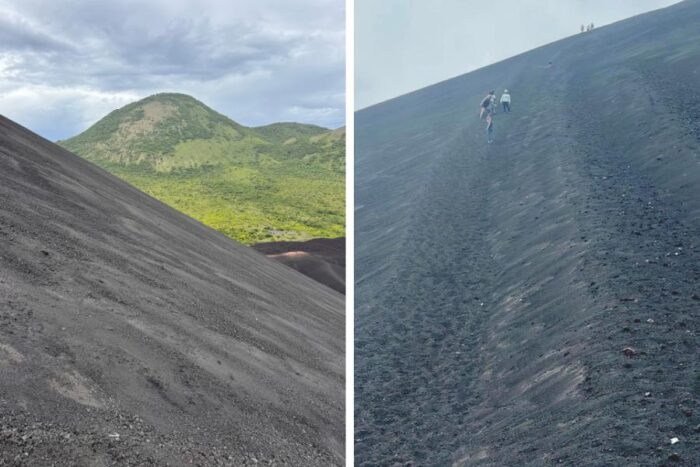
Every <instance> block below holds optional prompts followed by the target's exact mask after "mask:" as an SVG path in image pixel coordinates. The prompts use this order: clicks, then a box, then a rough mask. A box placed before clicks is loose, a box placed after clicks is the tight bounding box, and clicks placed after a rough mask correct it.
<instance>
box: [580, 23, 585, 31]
mask: <svg viewBox="0 0 700 467" xmlns="http://www.w3.org/2000/svg"><path fill="white" fill-rule="evenodd" d="M585 30H586V26H584V25H583V24H582V25H581V32H584V31H585Z"/></svg>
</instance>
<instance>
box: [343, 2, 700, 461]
mask: <svg viewBox="0 0 700 467" xmlns="http://www.w3.org/2000/svg"><path fill="white" fill-rule="evenodd" d="M550 62H551V66H550V65H549V63H550ZM504 88H507V89H508V90H509V91H510V92H511V95H512V98H513V103H512V108H513V112H512V113H511V114H506V115H503V114H502V113H499V114H497V115H496V116H495V117H494V118H495V133H494V137H495V140H494V142H493V143H492V144H491V145H489V144H487V143H486V133H485V130H484V127H485V123H484V121H483V120H479V116H478V113H479V108H478V107H479V102H480V100H481V98H482V97H483V96H484V95H485V94H486V93H487V92H488V91H489V90H491V89H496V90H497V92H498V93H499V95H500V92H501V91H502V90H503V89H504ZM355 129H356V133H355V135H356V145H355V149H356V158H355V164H356V171H355V174H356V181H357V184H356V204H357V206H356V219H355V225H356V227H357V228H356V245H357V248H356V250H355V252H356V277H357V284H356V291H355V297H356V300H357V301H356V303H357V310H356V331H355V336H356V339H357V340H356V354H355V364H356V369H355V375H356V376H355V382H356V386H355V388H356V392H355V394H356V404H355V408H356V416H355V420H356V423H357V425H356V453H357V460H356V465H358V466H374V465H421V466H429V465H436V466H445V465H469V466H474V465H476V466H499V467H502V466H547V465H567V466H580V465H586V466H589V465H590V466H593V465H595V466H603V465H606V466H657V465H668V462H669V461H673V462H677V463H678V464H679V465H688V466H691V465H692V466H697V465H700V436H699V435H698V432H697V431H696V427H697V426H698V424H699V423H700V418H699V417H700V337H699V336H700V327H699V326H700V306H699V305H700V302H698V301H697V295H698V294H699V293H700V292H699V290H700V2H698V1H697V0H695V1H686V2H682V3H679V4H678V5H675V6H672V7H670V8H667V9H664V10H660V11H657V12H653V13H650V14H647V15H643V16H639V17H636V18H632V19H630V20H628V21H623V22H620V23H617V24H614V25H611V26H609V27H603V28H599V29H596V30H594V31H593V32H591V33H586V34H580V35H576V36H575V37H571V38H568V39H565V40H562V41H559V42H556V43H554V44H550V45H548V46H546V47H542V48H539V49H536V50H534V51H531V52H529V53H526V54H523V55H520V56H517V57H514V58H512V59H509V60H506V61H504V62H501V63H497V64H494V65H492V66H489V67H487V68H484V69H481V70H478V71H475V72H473V73H469V74H467V75H464V76H460V77H457V78H455V79H452V80H449V81H446V82H443V83H439V84H436V85H434V86H431V87H429V88H425V89H422V90H420V91H417V92H415V93H412V94H409V95H406V96H403V97H400V98H397V99H394V100H392V101H389V102H386V103H383V104H381V105H377V106H374V107H371V108H368V109H365V110H362V111H360V112H358V113H357V118H356V127H355ZM694 297H695V299H694ZM624 349H632V350H627V351H625V350H624ZM673 438H678V440H679V441H678V442H676V443H674V444H673V445H672V444H671V441H670V440H671V439H673Z"/></svg>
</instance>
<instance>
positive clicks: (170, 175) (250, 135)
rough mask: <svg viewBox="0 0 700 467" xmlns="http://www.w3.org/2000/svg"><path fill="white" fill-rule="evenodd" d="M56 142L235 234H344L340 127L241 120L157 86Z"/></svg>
mask: <svg viewBox="0 0 700 467" xmlns="http://www.w3.org/2000/svg"><path fill="white" fill-rule="evenodd" d="M59 144H60V145H62V146H63V147H65V148H66V149H68V150H70V151H72V152H74V153H76V154H78V155H80V156H82V157H84V158H86V159H88V160H90V161H92V162H94V163H96V164H98V165H99V166H101V167H103V168H104V169H106V170H108V171H110V172H112V173H113V174H115V175H117V176H119V177H121V178H123V179H124V180H126V181H128V182H129V183H131V184H133V185H134V186H136V187H138V188H139V189H141V190H143V191H145V192H146V193H148V194H150V195H151V196H153V197H155V198H157V199H159V200H161V201H163V202H165V203H166V204H169V205H170V206H172V207H174V208H176V209H178V210H180V211H182V212H184V213H185V214H188V215H189V216H191V217H194V218H195V219H198V220H199V221H201V222H203V223H204V224H207V225H209V226H211V227H213V228H215V229H217V230H219V231H221V232H223V233H224V234H226V235H228V236H230V237H232V238H234V239H236V240H238V241H241V242H243V243H249V244H250V243H256V242H262V241H272V240H305V239H309V238H315V237H339V236H342V235H344V234H345V230H344V225H345V214H344V213H345V129H344V128H341V129H337V130H328V129H326V128H322V127H319V126H315V125H304V124H300V123H275V124H272V125H267V126H263V127H258V128H249V127H245V126H243V125H240V124H238V123H236V122H234V121H233V120H231V119H229V118H228V117H226V116H224V115H221V114H219V113H218V112H216V111H214V110H212V109H210V108H209V107H207V106H206V105H204V104H203V103H201V102H199V101H198V100H196V99H194V98H193V97H190V96H187V95H184V94H156V95H153V96H150V97H147V98H145V99H143V100H140V101H138V102H134V103H132V104H129V105H127V106H125V107H123V108H121V109H118V110H115V111H114V112H111V113H110V114H109V115H107V116H106V117H105V118H103V119H102V120H100V121H99V122H97V123H96V124H95V125H93V126H92V127H90V128H89V129H87V130H86V131H85V132H83V133H81V134H80V135H78V136H75V137H73V138H70V139H68V140H66V141H59Z"/></svg>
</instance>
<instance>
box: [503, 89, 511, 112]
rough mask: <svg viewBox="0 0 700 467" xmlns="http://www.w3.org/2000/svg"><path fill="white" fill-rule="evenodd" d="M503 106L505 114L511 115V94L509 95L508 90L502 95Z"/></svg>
mask: <svg viewBox="0 0 700 467" xmlns="http://www.w3.org/2000/svg"><path fill="white" fill-rule="evenodd" d="M501 105H502V106H503V112H508V113H510V94H508V90H507V89H505V90H504V91H503V94H501Z"/></svg>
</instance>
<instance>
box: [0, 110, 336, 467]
mask: <svg viewBox="0 0 700 467" xmlns="http://www.w3.org/2000/svg"><path fill="white" fill-rule="evenodd" d="M343 328H344V312H343V298H342V296H341V295H340V294H337V293H335V292H333V291H332V290H330V289H328V288H327V287H324V286H321V285H319V284H317V283H316V282H314V281H313V280H311V279H308V278H306V277H304V276H301V275H299V274H297V273H295V272H293V271H290V270H289V269H288V268H286V267H283V266H282V265H279V264H277V263H276V262H274V261H272V260H269V259H267V258H264V257H262V256H261V255H260V254H258V253H256V252H255V251H253V250H252V249H249V248H246V247H243V246H241V245H239V244H237V243H235V242H232V241H231V240H229V239H228V238H226V237H224V236H223V235H222V234H219V233H217V232H215V231H213V230H211V229H209V228H206V227H204V226H203V225H201V224H200V223H198V222H196V221H194V220H192V219H190V218H188V217H186V216H184V215H182V214H180V213H178V212H176V211H174V210H173V209H170V208H168V207H166V206H165V205H163V204H161V203H160V202H158V201H155V200H154V199H152V198H150V197H148V196H146V195H144V194H143V193H141V192H139V191H138V190H136V189H134V188H132V187H131V186H129V185H127V184H126V183H124V182H122V181H120V180H118V179H117V178H115V177H113V176H111V175H109V174H107V173H106V172H104V171H103V170H101V169H99V168H97V167H95V166H94V165H92V164H90V163H89V162H87V161H85V160H83V159H81V158H79V157H77V156H74V155H73V154H71V153H68V152H67V151H65V150H63V149H61V148H60V147H58V146H56V145H54V144H52V143H50V142H48V141H46V140H44V139H42V138H40V137H38V136H37V135H35V134H32V133H31V132H29V131H27V130H25V129H23V128H21V127H19V126H18V125H16V124H14V123H12V122H10V121H8V120H6V119H4V118H0V464H3V465H31V466H41V465H54V463H55V464H56V465H149V464H151V463H154V464H156V465H165V464H169V465H189V464H190V463H194V464H197V465H248V464H253V463H256V461H257V462H260V463H265V462H268V461H269V462H276V463H279V464H283V463H288V464H293V465H319V466H325V465H329V464H330V465H341V464H342V463H343V433H344V427H343V400H344V389H343V385H344V383H343V381H344V358H343V353H344V342H343V335H344V332H343Z"/></svg>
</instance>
